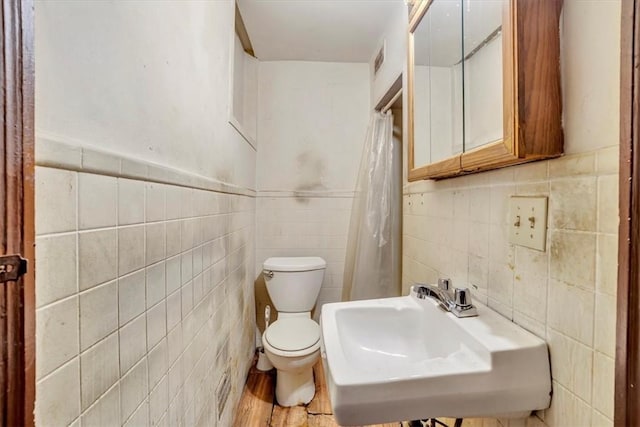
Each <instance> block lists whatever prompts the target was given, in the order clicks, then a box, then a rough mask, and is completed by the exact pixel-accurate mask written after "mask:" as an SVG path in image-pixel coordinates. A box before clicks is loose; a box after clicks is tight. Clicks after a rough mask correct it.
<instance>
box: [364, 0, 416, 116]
mask: <svg viewBox="0 0 640 427" xmlns="http://www.w3.org/2000/svg"><path fill="white" fill-rule="evenodd" d="M408 23H409V12H408V10H407V5H406V4H405V2H403V1H400V2H395V3H394V9H393V11H392V12H390V13H389V14H388V16H387V25H386V27H385V29H384V32H383V34H382V36H381V37H380V40H379V42H378V44H377V45H376V50H375V52H372V53H371V55H372V56H371V61H370V62H369V69H370V76H371V77H370V78H371V107H372V108H373V107H375V106H376V104H377V103H378V101H380V99H381V98H382V97H383V96H384V95H385V93H386V92H387V90H389V88H390V87H391V85H392V84H393V82H394V81H395V80H396V79H397V78H398V76H399V75H401V74H402V73H403V72H404V71H405V69H406V63H407V25H408ZM383 41H384V42H385V43H386V51H385V60H384V63H383V64H382V66H381V67H380V69H379V70H378V73H377V74H376V75H375V76H374V74H373V70H374V68H373V60H374V58H375V55H376V54H377V53H378V51H377V47H379V46H381V45H382V42H383ZM403 87H406V73H405V78H404V82H403ZM405 99H406V97H405ZM405 102H406V101H405ZM405 111H406V108H405Z"/></svg>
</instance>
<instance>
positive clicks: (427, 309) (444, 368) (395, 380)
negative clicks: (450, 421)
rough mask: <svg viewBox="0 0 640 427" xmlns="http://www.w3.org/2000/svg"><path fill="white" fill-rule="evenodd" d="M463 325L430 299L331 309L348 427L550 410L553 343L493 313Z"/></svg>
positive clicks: (336, 397)
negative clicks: (549, 345)
mask: <svg viewBox="0 0 640 427" xmlns="http://www.w3.org/2000/svg"><path fill="white" fill-rule="evenodd" d="M475 305H476V306H477V309H478V316H477V317H468V318H457V317H455V316H454V315H453V314H451V313H448V312H446V311H444V310H442V308H441V307H440V306H439V305H438V303H437V302H435V301H433V300H431V299H418V298H417V297H416V295H415V293H413V292H412V293H411V294H410V295H408V296H405V297H398V298H384V299H375V300H366V301H354V302H344V303H334V304H325V305H324V306H323V307H322V315H321V326H322V338H321V355H322V361H323V364H324V368H325V373H326V376H327V383H328V387H329V394H330V397H331V404H332V406H333V413H334V415H335V418H336V421H337V422H338V423H339V424H340V425H345V426H349V425H363V424H379V423H385V422H391V421H401V420H412V419H424V418H436V417H451V418H466V417H488V416H492V417H497V416H500V417H516V416H518V417H520V416H526V415H527V414H528V413H530V412H531V411H533V410H537V409H544V408H548V407H549V404H550V401H551V371H550V366H549V354H548V349H547V345H546V343H545V342H544V341H543V340H541V339H539V338H538V337H536V336H534V335H533V334H531V333H529V332H528V331H526V330H524V329H522V328H520V327H519V326H517V325H516V324H514V323H512V322H510V321H509V320H507V319H505V318H504V317H502V316H500V315H499V314H497V313H495V312H493V311H492V310H491V309H489V308H487V307H485V306H484V305H481V304H475Z"/></svg>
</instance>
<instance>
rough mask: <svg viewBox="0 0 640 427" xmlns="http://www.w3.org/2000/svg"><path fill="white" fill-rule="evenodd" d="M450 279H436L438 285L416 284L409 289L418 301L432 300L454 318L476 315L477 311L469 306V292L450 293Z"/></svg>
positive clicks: (457, 290)
mask: <svg viewBox="0 0 640 427" xmlns="http://www.w3.org/2000/svg"><path fill="white" fill-rule="evenodd" d="M450 289H451V279H438V285H437V286H435V285H427V284H424V283H416V284H415V285H413V286H412V287H411V291H412V292H415V294H416V296H417V297H418V298H420V299H426V298H427V297H430V298H433V299H435V300H436V301H438V302H439V303H440V306H441V307H442V308H444V309H445V310H447V311H448V312H451V313H453V314H454V315H455V316H456V317H472V316H477V315H478V310H476V308H475V306H474V305H473V304H471V291H470V290H469V289H468V288H462V289H461V288H455V289H454V292H453V294H452V293H451V290H450Z"/></svg>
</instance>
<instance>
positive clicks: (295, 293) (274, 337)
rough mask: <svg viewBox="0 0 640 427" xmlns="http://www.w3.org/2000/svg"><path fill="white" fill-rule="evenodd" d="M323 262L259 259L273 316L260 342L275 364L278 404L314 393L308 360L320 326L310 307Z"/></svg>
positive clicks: (316, 352) (312, 359) (302, 400)
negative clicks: (273, 310)
mask: <svg viewBox="0 0 640 427" xmlns="http://www.w3.org/2000/svg"><path fill="white" fill-rule="evenodd" d="M326 267H327V263H326V261H325V260H323V259H322V258H319V257H289V258H269V259H267V260H266V261H265V262H264V264H263V268H264V269H263V272H262V273H263V275H264V279H265V282H266V284H267V292H269V296H270V297H271V301H273V305H274V306H275V308H276V310H278V320H276V321H275V322H274V323H272V324H271V325H269V327H268V328H267V330H266V331H265V332H264V334H263V335H262V345H263V346H264V351H265V354H266V355H267V357H268V358H269V360H270V361H271V363H272V364H273V366H275V368H276V369H277V376H276V399H277V400H278V403H279V404H280V405H281V406H295V405H300V404H307V403H309V402H310V401H311V399H313V395H314V394H315V385H314V382H313V365H314V364H315V363H316V361H317V360H318V357H319V356H320V326H319V325H318V324H317V323H316V322H314V321H313V320H312V319H311V310H312V309H313V306H314V305H315V304H316V299H317V298H318V293H319V292H320V287H321V285H322V278H323V277H324V270H325V268H326Z"/></svg>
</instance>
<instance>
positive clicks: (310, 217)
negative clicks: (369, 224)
mask: <svg viewBox="0 0 640 427" xmlns="http://www.w3.org/2000/svg"><path fill="white" fill-rule="evenodd" d="M259 74H260V78H259V81H260V84H259V108H258V112H259V114H258V140H259V141H258V159H257V171H258V172H257V176H258V202H257V212H258V213H257V234H258V236H257V239H258V240H257V243H256V277H258V274H259V272H260V271H261V269H262V262H263V261H264V260H265V259H266V258H268V257H271V256H311V255H316V256H321V257H323V258H324V259H325V260H326V261H327V271H326V274H325V278H324V282H323V285H322V290H321V292H320V296H319V300H318V305H317V306H316V313H319V312H320V310H319V308H320V307H321V306H322V304H323V303H324V302H333V301H339V300H340V298H341V293H342V275H343V270H344V259H345V248H346V240H347V232H348V228H349V217H350V212H351V202H352V197H353V191H354V188H355V184H356V177H357V173H358V168H359V165H360V158H361V154H362V147H363V143H364V138H365V134H366V130H367V125H368V122H369V114H370V110H369V79H368V75H369V69H368V65H367V64H347V63H322V62H284V61H283V62H261V63H260V73H259Z"/></svg>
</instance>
